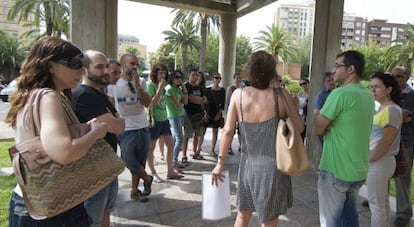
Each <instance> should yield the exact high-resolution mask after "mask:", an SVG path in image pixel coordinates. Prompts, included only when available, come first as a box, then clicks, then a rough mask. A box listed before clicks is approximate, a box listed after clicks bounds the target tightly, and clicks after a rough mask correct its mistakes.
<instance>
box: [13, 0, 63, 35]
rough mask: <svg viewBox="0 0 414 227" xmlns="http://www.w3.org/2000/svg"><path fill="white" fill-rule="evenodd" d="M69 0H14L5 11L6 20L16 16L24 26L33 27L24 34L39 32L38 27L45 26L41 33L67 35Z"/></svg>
mask: <svg viewBox="0 0 414 227" xmlns="http://www.w3.org/2000/svg"><path fill="white" fill-rule="evenodd" d="M69 9H70V0H16V2H15V3H14V5H13V6H12V7H11V8H10V10H9V12H8V13H7V19H8V20H14V19H15V18H16V17H18V21H19V22H22V21H24V22H26V23H25V26H30V27H34V28H35V29H33V30H32V31H29V32H28V33H27V34H26V35H31V34H40V30H39V28H40V27H45V28H46V31H45V33H43V35H48V36H51V35H54V36H57V37H61V36H62V34H64V35H66V37H69V12H70V10H69Z"/></svg>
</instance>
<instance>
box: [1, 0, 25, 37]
mask: <svg viewBox="0 0 414 227" xmlns="http://www.w3.org/2000/svg"><path fill="white" fill-rule="evenodd" d="M14 2H15V0H0V30H2V31H3V32H5V33H6V34H8V35H9V36H11V37H13V38H19V37H20V36H21V35H22V34H24V33H25V32H27V31H29V30H30V29H31V28H28V27H24V26H22V25H23V24H24V23H20V24H19V22H18V19H17V18H16V19H14V20H12V21H10V20H7V13H8V12H9V9H10V8H11V7H12V6H13V5H14Z"/></svg>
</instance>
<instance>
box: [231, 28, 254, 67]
mask: <svg viewBox="0 0 414 227" xmlns="http://www.w3.org/2000/svg"><path fill="white" fill-rule="evenodd" d="M252 52H253V47H252V45H251V44H250V38H248V37H246V36H237V38H236V68H235V71H236V72H243V70H244V67H245V66H246V63H247V61H248V60H249V57H250V55H251V54H252Z"/></svg>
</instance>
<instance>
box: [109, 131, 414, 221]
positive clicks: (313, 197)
mask: <svg viewBox="0 0 414 227" xmlns="http://www.w3.org/2000/svg"><path fill="white" fill-rule="evenodd" d="M219 137H220V134H219ZM210 138H211V130H210V129H208V130H207V134H206V136H205V140H204V146H203V150H204V152H203V155H204V157H205V158H206V160H193V159H192V158H189V161H190V162H191V165H190V166H189V167H187V168H185V169H184V173H185V174H184V175H185V177H184V178H182V179H181V180H164V182H163V183H159V184H157V183H154V184H153V187H152V194H151V195H150V196H149V201H148V202H147V203H140V202H136V201H132V200H130V198H129V193H130V173H129V171H125V172H123V173H122V174H121V175H120V176H119V193H118V199H117V206H116V208H115V210H114V211H113V212H112V217H111V222H112V223H113V226H116V227H120V226H191V227H196V226H220V227H221V226H233V224H234V220H235V217H236V212H237V209H236V188H237V170H238V163H239V157H240V154H239V153H238V152H237V148H238V144H237V138H235V139H234V141H233V145H232V147H233V150H234V151H235V155H233V156H228V158H227V160H226V167H227V169H228V170H229V172H230V180H231V181H230V194H231V199H230V201H231V206H232V207H231V209H232V216H231V217H229V218H226V219H223V220H220V221H207V220H202V219H201V214H202V208H201V207H202V190H201V173H202V172H203V171H208V172H210V171H211V170H212V169H213V168H214V165H215V163H216V158H213V157H211V156H210V155H209V153H210V150H211V139H210ZM190 143H191V140H190ZM190 143H189V144H190ZM189 147H192V146H191V145H190V146H189ZM216 151H218V145H217V147H216ZM191 154H192V150H191V149H190V150H189V151H188V155H191ZM155 156H156V160H157V161H158V165H157V166H156V169H157V172H158V174H159V175H160V177H161V178H163V179H166V166H165V164H164V163H161V162H160V158H159V157H160V152H159V151H158V148H157V149H156V150H155ZM189 157H190V156H189ZM292 183H293V199H294V200H293V207H292V208H290V209H289V210H288V213H287V214H286V215H283V216H281V217H280V218H279V225H278V226H282V227H283V226H298V227H302V226H303V227H304V226H306V227H309V226H315V227H316V226H320V224H319V213H318V193H317V173H316V172H315V171H313V170H310V171H308V172H307V173H305V174H304V175H302V176H298V177H292ZM141 190H142V188H141ZM364 192H365V194H366V189H364V188H363V189H361V193H360V195H363V194H364ZM363 200H364V197H362V196H360V197H359V198H358V202H357V204H358V210H359V214H360V216H359V218H360V226H361V227H364V226H369V225H370V212H369V209H368V208H365V207H362V205H361V203H362V201H363ZM391 201H394V204H395V200H394V199H393V198H392V199H391ZM391 203H392V202H391ZM393 210H395V205H394V209H393ZM392 213H394V212H392ZM392 220H394V216H393V217H392ZM249 226H260V222H259V221H258V219H257V216H256V215H255V214H253V217H252V219H251V221H250V225H249ZM410 226H414V224H413V222H412V224H411V225H410Z"/></svg>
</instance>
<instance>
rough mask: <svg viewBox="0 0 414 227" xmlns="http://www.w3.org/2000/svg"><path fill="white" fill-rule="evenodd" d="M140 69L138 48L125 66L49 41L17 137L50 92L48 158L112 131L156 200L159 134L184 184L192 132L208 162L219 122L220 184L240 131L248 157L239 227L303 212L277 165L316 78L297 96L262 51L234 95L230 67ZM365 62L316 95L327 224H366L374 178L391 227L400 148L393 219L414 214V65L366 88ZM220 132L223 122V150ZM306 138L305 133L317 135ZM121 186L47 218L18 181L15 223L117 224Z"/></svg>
mask: <svg viewBox="0 0 414 227" xmlns="http://www.w3.org/2000/svg"><path fill="white" fill-rule="evenodd" d="M138 64H139V62H138V58H137V57H136V56H135V55H133V54H124V55H122V56H121V58H120V60H119V62H118V61H117V60H114V59H108V58H107V57H106V56H105V54H104V53H101V52H99V51H96V50H84V51H81V50H80V49H79V48H78V47H76V46H75V45H74V44H72V43H70V42H67V41H64V40H61V39H59V38H54V37H46V38H42V39H40V40H39V41H38V42H37V43H36V44H35V45H34V46H33V47H32V48H31V50H30V51H29V53H28V55H27V57H26V59H25V61H24V63H23V65H22V70H21V75H20V77H19V79H18V86H17V87H18V89H17V92H16V93H15V94H14V95H13V96H12V97H11V100H10V101H11V108H10V110H9V112H8V113H7V117H6V122H7V123H9V124H10V125H11V126H12V127H13V128H14V129H15V130H16V143H20V142H23V141H26V140H28V139H30V138H32V137H33V136H35V135H33V133H32V131H30V130H27V125H26V124H25V123H24V122H26V121H27V119H26V118H27V117H28V114H27V113H26V112H27V109H28V108H33V107H32V106H31V105H29V104H27V100H28V97H29V96H30V95H31V92H32V91H34V90H36V89H45V92H44V94H43V95H42V96H41V97H40V102H39V107H36V108H38V109H39V114H40V124H39V125H41V127H40V130H39V135H40V136H41V138H42V145H43V146H44V150H45V153H46V154H47V155H48V156H50V157H51V159H52V160H53V161H55V162H57V163H59V164H61V165H65V164H67V163H70V162H72V161H75V160H78V159H80V158H82V157H83V156H85V154H86V153H87V152H88V150H89V149H90V147H91V146H92V145H93V144H94V143H95V142H96V141H97V140H98V139H101V138H104V139H105V140H106V141H107V142H108V143H109V144H110V145H111V147H112V148H113V150H114V152H116V151H117V146H118V145H119V148H120V155H121V158H122V160H123V162H124V163H125V166H126V167H127V169H128V170H129V171H130V173H131V193H130V198H131V199H132V200H136V201H139V202H147V201H148V197H149V196H150V195H151V193H152V184H153V183H154V182H155V183H162V182H163V181H164V179H162V178H161V177H160V176H159V175H158V173H157V171H156V169H155V158H154V157H155V156H154V150H155V148H156V145H157V141H161V143H160V144H161V146H160V147H161V148H162V149H160V150H163V149H164V146H165V148H166V152H165V159H164V160H165V163H166V165H165V167H166V172H167V175H166V178H167V179H168V180H180V179H182V178H184V177H185V174H184V171H185V168H186V166H187V165H188V164H189V162H190V161H191V160H189V157H190V156H189V155H187V153H188V143H189V141H190V139H191V138H192V151H193V153H192V155H191V158H192V159H193V160H204V159H205V158H204V157H203V155H202V153H201V152H202V149H203V141H204V136H205V135H206V130H207V129H208V128H211V129H212V146H211V150H210V151H209V152H210V155H211V156H212V157H214V158H215V159H216V160H217V164H216V166H215V168H214V169H213V170H212V179H211V182H212V184H213V185H217V184H220V181H221V180H222V178H223V175H222V171H223V169H224V167H225V160H226V157H227V156H228V155H233V154H234V152H233V149H232V146H231V144H232V140H233V137H234V135H235V134H236V133H237V134H238V140H239V146H238V151H239V152H240V153H241V155H240V165H239V171H238V178H237V179H238V187H237V197H238V199H237V208H238V212H237V217H236V220H235V224H234V225H235V226H248V223H249V220H250V218H251V216H252V213H253V212H257V214H258V218H259V220H260V222H261V223H262V226H277V222H278V217H279V215H282V214H285V213H286V212H287V209H288V208H290V207H292V202H293V193H292V183H291V177H290V176H288V175H285V174H283V173H281V172H280V171H279V170H278V169H277V166H276V163H275V149H276V148H275V139H276V136H275V133H276V128H277V125H278V121H279V119H282V118H286V117H290V118H291V119H292V121H293V123H294V125H295V126H296V129H297V130H298V131H299V132H304V131H305V129H306V121H307V118H309V116H308V114H307V113H308V109H309V107H308V102H309V97H310V96H309V83H310V81H309V80H308V79H306V78H302V79H301V80H300V82H299V83H300V86H301V88H302V91H301V92H300V93H299V94H298V96H297V99H296V98H295V97H292V96H291V95H290V94H289V93H288V91H287V90H286V89H284V88H282V86H281V84H279V83H280V77H279V75H278V74H277V72H276V61H275V58H274V57H273V56H272V55H271V54H269V53H267V52H265V51H257V52H255V53H253V54H252V55H251V57H250V59H249V61H248V63H247V66H246V70H245V73H244V76H246V77H247V81H248V83H245V82H243V81H242V74H240V73H235V74H234V75H233V79H234V84H233V85H231V86H230V87H228V88H227V90H226V89H225V88H223V87H221V86H220V82H221V79H222V75H221V74H220V73H213V74H212V75H211V76H212V86H211V87H206V77H205V75H204V74H203V72H200V71H199V70H198V69H196V68H192V69H190V70H189V73H188V81H186V82H185V80H184V78H185V74H184V73H183V72H182V71H181V70H174V71H172V72H168V69H167V67H166V65H164V64H162V63H156V64H154V65H152V67H151V73H150V75H149V79H148V81H146V80H145V79H144V78H142V77H140V76H139V75H138V71H137V68H138ZM364 66H365V59H364V56H363V55H362V54H361V53H359V52H357V51H346V52H343V53H340V54H339V55H338V56H337V57H336V60H335V65H334V67H333V69H332V71H330V72H326V73H325V74H324V76H323V84H324V87H323V89H321V90H320V91H319V92H318V94H317V96H316V97H315V102H314V103H315V104H314V110H313V113H314V117H315V119H314V120H315V124H314V126H313V128H312V129H311V130H312V132H313V134H314V135H317V136H320V141H321V143H322V145H323V146H322V147H323V151H322V157H321V161H320V165H319V179H318V198H319V216H320V224H321V226H328V227H331V226H332V227H333V226H359V220H358V212H357V209H356V197H357V194H358V191H359V188H360V187H361V186H362V184H364V183H366V184H367V189H368V204H369V208H370V211H371V226H375V227H377V226H384V227H385V226H391V222H392V221H391V214H390V213H391V212H390V207H389V201H388V195H389V194H388V193H389V188H388V184H389V181H390V179H391V178H392V176H393V173H394V169H395V166H396V160H395V158H394V156H395V155H397V154H398V152H399V150H400V146H401V145H400V143H402V144H403V146H404V147H405V148H406V149H407V150H408V151H409V152H407V153H406V156H407V157H406V158H407V159H408V160H409V162H410V164H409V169H408V171H407V172H406V174H405V175H404V176H402V177H399V178H396V179H395V182H396V190H397V212H396V216H397V218H396V220H394V225H395V226H405V225H407V223H409V220H410V219H411V217H412V210H411V204H410V199H409V197H410V194H409V192H410V184H411V168H412V159H413V154H412V150H413V146H414V145H413V141H414V140H413V136H414V131H413V123H412V122H413V119H412V113H413V111H414V91H413V90H412V89H411V88H410V87H409V86H408V85H407V80H408V78H409V76H410V72H409V70H408V69H407V68H405V67H402V66H398V67H396V68H394V69H393V70H392V72H391V74H390V73H384V72H377V73H375V74H373V75H372V76H371V85H370V89H367V88H366V87H364V86H363V85H362V84H361V79H362V72H363V70H364ZM276 88H277V89H276ZM281 96H284V97H285V98H286V102H285V101H283V99H282V97H281ZM375 102H377V108H376V107H375ZM67 106H70V107H71V108H69V110H68V108H66V107H67ZM276 109H278V110H279V111H275V110H276ZM67 111H72V112H73V113H74V114H76V116H77V117H78V122H75V123H76V124H80V123H86V124H89V126H90V130H89V131H88V132H80V131H79V132H78V134H76V135H72V134H71V133H70V131H69V130H68V127H71V125H70V124H73V122H67V117H66V114H67ZM225 111H227V114H225ZM219 128H223V129H222V130H221V131H222V135H221V137H220V144H219V146H218V149H219V151H218V152H216V146H217V141H218V134H219V133H218V132H219ZM79 130H81V129H79ZM263 135H266V137H263ZM302 135H303V138H304V139H305V135H306V134H305V133H303V134H302ZM276 152H277V151H276ZM162 154H164V153H162ZM180 154H181V159H180ZM147 164H148V168H147ZM147 171H149V172H147ZM140 181H142V188H143V190H142V191H141V190H140V189H139V185H140ZM117 193H118V180H117V179H115V180H113V181H112V182H111V183H110V184H108V185H107V186H106V187H105V188H104V189H102V190H101V191H100V192H98V193H97V194H96V195H94V196H93V197H91V198H89V199H87V200H86V201H84V202H83V203H82V204H79V205H78V206H76V207H74V208H72V209H70V210H68V211H65V212H63V213H61V214H59V215H57V216H54V217H50V218H46V219H42V220H37V219H34V218H32V217H31V216H30V215H29V214H28V213H27V212H21V211H22V210H25V203H24V201H23V196H24V194H23V193H22V190H21V188H20V187H19V185H17V186H16V188H15V190H14V192H13V195H12V198H11V201H10V211H9V212H10V215H9V223H10V224H9V225H10V226H34V225H39V226H63V225H64V226H110V212H111V211H112V210H113V208H114V206H115V199H116V197H117Z"/></svg>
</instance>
